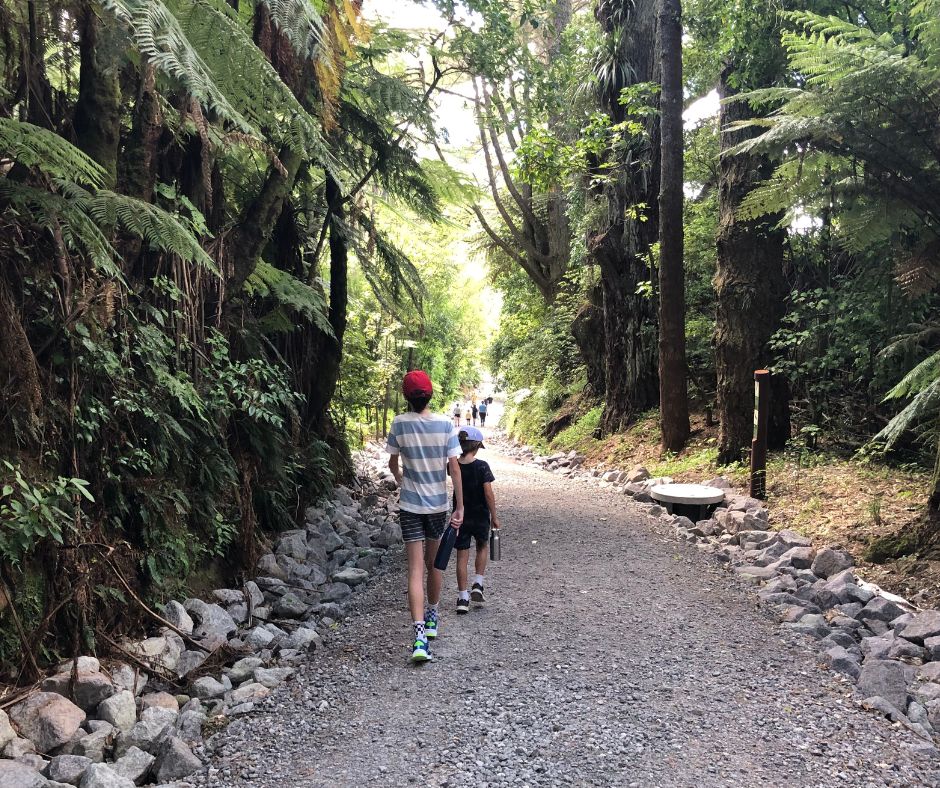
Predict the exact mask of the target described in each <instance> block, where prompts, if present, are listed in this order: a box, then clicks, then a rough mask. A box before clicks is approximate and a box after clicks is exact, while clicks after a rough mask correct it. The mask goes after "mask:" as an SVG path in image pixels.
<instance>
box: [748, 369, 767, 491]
mask: <svg viewBox="0 0 940 788" xmlns="http://www.w3.org/2000/svg"><path fill="white" fill-rule="evenodd" d="M769 412H770V372H769V371H768V370H766V369H758V370H755V372H754V437H753V439H752V440H751V497H752V498H760V499H761V500H763V499H765V498H766V497H767V414H768V413H769Z"/></svg>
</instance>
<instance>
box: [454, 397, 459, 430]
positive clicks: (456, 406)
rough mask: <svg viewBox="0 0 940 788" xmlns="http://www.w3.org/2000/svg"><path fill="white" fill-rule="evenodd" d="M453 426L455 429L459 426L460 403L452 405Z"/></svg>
mask: <svg viewBox="0 0 940 788" xmlns="http://www.w3.org/2000/svg"><path fill="white" fill-rule="evenodd" d="M454 426H455V427H459V426H460V403H459V402H455V403H454Z"/></svg>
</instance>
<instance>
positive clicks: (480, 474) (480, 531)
mask: <svg viewBox="0 0 940 788" xmlns="http://www.w3.org/2000/svg"><path fill="white" fill-rule="evenodd" d="M483 448H485V447H484V446H483V433H482V432H480V430H478V429H477V428H476V427H465V428H464V429H462V430H460V449H461V451H462V452H463V453H462V454H461V456H460V460H459V461H458V466H459V468H460V477H461V489H462V491H463V494H464V498H463V504H464V521H463V525H462V526H461V527H460V533H458V534H457V542H456V544H455V545H454V547H455V549H456V550H457V588H458V590H459V591H460V596H459V597H458V598H457V612H458V613H469V612H470V601H471V600H473V601H474V602H476V603H478V604H481V605H482V604H483V603H484V602H485V601H486V597H485V596H484V594H483V575H484V574H485V573H486V563H487V559H488V558H489V555H488V553H487V544H488V543H489V540H490V527H491V526H492V527H493V528H494V529H497V530H498V529H499V526H500V523H499V518H498V517H497V516H496V495H495V493H494V492H493V482H494V481H495V478H494V476H493V471H491V470H490V466H489V463H487V462H484V461H483V460H478V459H477V452H478V451H479V450H480V449H483ZM451 467H453V466H451ZM451 472H453V471H451ZM455 505H456V504H455ZM471 540H473V541H475V542H476V550H477V552H476V559H475V561H474V569H475V571H476V574H475V575H474V577H473V587H472V588H470V587H469V578H468V573H467V562H468V560H469V558H470V542H471Z"/></svg>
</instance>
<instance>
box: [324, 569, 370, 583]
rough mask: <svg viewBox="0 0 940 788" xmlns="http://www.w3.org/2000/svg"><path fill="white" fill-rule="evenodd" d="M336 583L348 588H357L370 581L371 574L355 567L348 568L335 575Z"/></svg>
mask: <svg viewBox="0 0 940 788" xmlns="http://www.w3.org/2000/svg"><path fill="white" fill-rule="evenodd" d="M332 579H333V582H334V583H345V584H346V585H348V586H357V585H359V584H360V583H364V582H366V580H368V579H369V573H368V572H366V571H365V570H364V569H358V568H356V567H354V566H347V567H345V568H344V569H340V570H339V571H337V572H334V573H333V577H332Z"/></svg>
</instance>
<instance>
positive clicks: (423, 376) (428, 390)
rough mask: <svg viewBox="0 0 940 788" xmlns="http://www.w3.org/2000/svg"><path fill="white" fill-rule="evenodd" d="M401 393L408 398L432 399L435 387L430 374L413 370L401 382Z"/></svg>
mask: <svg viewBox="0 0 940 788" xmlns="http://www.w3.org/2000/svg"><path fill="white" fill-rule="evenodd" d="M401 391H402V393H403V394H404V395H405V396H406V397H408V398H411V397H430V396H431V394H433V393H434V386H433V385H432V384H431V378H429V377H428V373H427V372H424V371H422V370H420V369H413V370H412V371H411V372H409V373H408V374H407V375H405V379H404V380H403V381H402V382H401Z"/></svg>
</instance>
